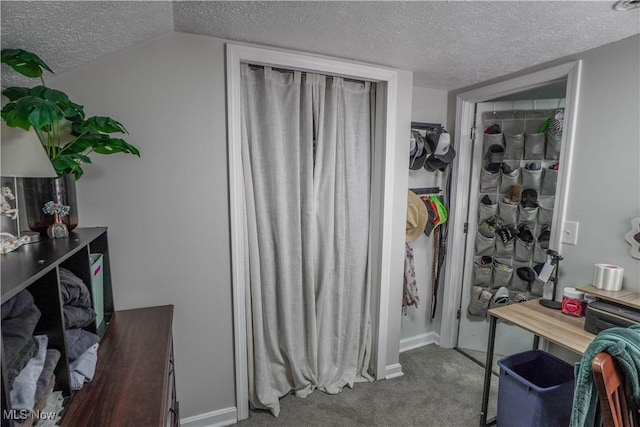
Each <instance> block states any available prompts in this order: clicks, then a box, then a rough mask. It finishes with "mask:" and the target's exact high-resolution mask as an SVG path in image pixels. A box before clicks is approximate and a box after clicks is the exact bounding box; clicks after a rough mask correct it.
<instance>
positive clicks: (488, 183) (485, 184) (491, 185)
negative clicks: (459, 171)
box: [480, 168, 500, 193]
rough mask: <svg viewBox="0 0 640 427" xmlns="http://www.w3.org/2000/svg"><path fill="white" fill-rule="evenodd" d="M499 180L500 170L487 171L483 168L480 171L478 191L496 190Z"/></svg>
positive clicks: (492, 191)
mask: <svg viewBox="0 0 640 427" xmlns="http://www.w3.org/2000/svg"><path fill="white" fill-rule="evenodd" d="M499 181H500V171H499V170H498V171H496V172H489V171H488V170H486V169H485V168H482V171H480V192H481V193H495V192H496V191H498V182H499Z"/></svg>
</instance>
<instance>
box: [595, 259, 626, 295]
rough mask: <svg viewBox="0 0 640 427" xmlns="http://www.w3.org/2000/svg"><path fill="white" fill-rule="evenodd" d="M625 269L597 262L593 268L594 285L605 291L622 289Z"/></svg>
mask: <svg viewBox="0 0 640 427" xmlns="http://www.w3.org/2000/svg"><path fill="white" fill-rule="evenodd" d="M623 276H624V269H623V268H622V267H618V266H617V265H611V264H596V265H594V268H593V286H595V287H596V288H598V289H602V290H604V291H619V290H620V289H622V277H623Z"/></svg>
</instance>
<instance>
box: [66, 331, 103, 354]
mask: <svg viewBox="0 0 640 427" xmlns="http://www.w3.org/2000/svg"><path fill="white" fill-rule="evenodd" d="M64 342H65V343H66V345H67V358H68V359H69V362H73V361H74V360H76V359H77V358H79V357H80V356H81V355H82V354H83V353H84V352H85V351H87V350H88V349H89V348H90V347H91V346H92V345H94V344H97V343H98V342H100V337H99V336H97V335H96V334H93V333H91V332H89V331H85V330H84V329H67V330H66V331H64Z"/></svg>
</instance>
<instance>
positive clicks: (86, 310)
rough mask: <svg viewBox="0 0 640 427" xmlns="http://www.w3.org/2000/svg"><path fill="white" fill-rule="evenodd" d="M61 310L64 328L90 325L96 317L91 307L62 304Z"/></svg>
mask: <svg viewBox="0 0 640 427" xmlns="http://www.w3.org/2000/svg"><path fill="white" fill-rule="evenodd" d="M62 312H63V313H64V327H65V329H71V328H84V327H86V326H89V325H91V324H92V323H93V321H94V320H95V319H96V312H95V311H93V308H91V307H76V306H73V305H64V306H63V307H62Z"/></svg>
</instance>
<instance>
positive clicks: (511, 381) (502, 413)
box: [497, 350, 574, 427]
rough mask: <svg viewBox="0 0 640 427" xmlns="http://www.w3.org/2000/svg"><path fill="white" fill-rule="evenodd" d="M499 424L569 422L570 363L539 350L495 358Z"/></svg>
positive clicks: (544, 426) (543, 426) (525, 426)
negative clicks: (498, 377)
mask: <svg viewBox="0 0 640 427" xmlns="http://www.w3.org/2000/svg"><path fill="white" fill-rule="evenodd" d="M498 366H500V382H499V385H498V417H497V425H498V427H516V426H517V427H534V426H535V427H552V426H558V427H560V426H562V427H566V426H567V425H569V420H570V418H571V405H572V402H573V388H574V375H573V371H574V370H573V366H572V365H570V364H569V363H567V362H565V361H563V360H561V359H558V358H557V357H555V356H553V355H551V354H549V353H547V352H544V351H542V350H529V351H525V352H524V353H518V354H514V355H512V356H508V357H505V358H503V359H501V360H499V361H498Z"/></svg>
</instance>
